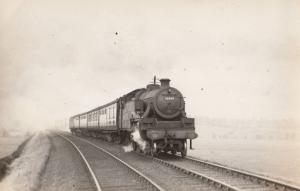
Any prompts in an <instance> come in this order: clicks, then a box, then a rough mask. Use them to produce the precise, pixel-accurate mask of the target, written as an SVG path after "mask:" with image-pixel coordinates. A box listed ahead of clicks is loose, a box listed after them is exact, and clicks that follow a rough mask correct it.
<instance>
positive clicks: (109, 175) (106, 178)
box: [58, 134, 164, 191]
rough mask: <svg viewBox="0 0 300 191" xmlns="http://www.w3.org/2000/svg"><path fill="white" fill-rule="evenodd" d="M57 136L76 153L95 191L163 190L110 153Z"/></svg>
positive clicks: (82, 141)
mask: <svg viewBox="0 0 300 191" xmlns="http://www.w3.org/2000/svg"><path fill="white" fill-rule="evenodd" d="M58 135H59V136H61V137H62V138H64V139H65V140H67V141H68V142H70V143H71V144H72V145H73V147H74V148H75V149H76V150H77V151H78V153H79V154H80V156H81V158H82V160H83V161H84V163H85V164H86V166H87V168H88V171H89V172H90V174H91V177H92V179H93V181H94V183H95V185H96V190H97V191H107V190H109V191H113V190H118V191H119V190H158V191H163V190H164V189H163V188H161V187H160V186H158V185H157V184H156V183H155V182H153V181H152V180H151V179H149V178H148V177H147V176H145V175H144V174H142V173H141V172H139V171H138V170H136V169H135V168H134V167H132V166H130V165H129V164H127V163H126V162H124V161H123V160H121V159H120V158H118V157H117V156H115V155H114V154H112V153H111V152H109V151H107V150H105V149H103V148H101V147H98V146H96V145H93V144H91V143H89V144H87V142H86V141H84V140H82V139H79V138H76V137H73V136H69V135H62V134H58Z"/></svg>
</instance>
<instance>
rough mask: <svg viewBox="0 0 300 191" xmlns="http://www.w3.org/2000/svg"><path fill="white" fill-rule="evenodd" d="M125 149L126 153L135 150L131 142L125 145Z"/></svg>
mask: <svg viewBox="0 0 300 191" xmlns="http://www.w3.org/2000/svg"><path fill="white" fill-rule="evenodd" d="M123 149H124V151H125V152H126V153H128V152H131V151H133V147H132V143H129V145H127V146H123Z"/></svg>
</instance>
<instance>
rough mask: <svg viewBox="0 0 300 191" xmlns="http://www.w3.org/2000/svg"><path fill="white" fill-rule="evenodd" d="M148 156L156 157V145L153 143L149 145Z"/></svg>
mask: <svg viewBox="0 0 300 191" xmlns="http://www.w3.org/2000/svg"><path fill="white" fill-rule="evenodd" d="M150 154H151V156H152V157H157V156H158V153H157V149H156V144H155V143H153V142H152V143H151V148H150Z"/></svg>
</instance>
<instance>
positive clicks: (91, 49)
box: [0, 0, 300, 128]
mask: <svg viewBox="0 0 300 191" xmlns="http://www.w3.org/2000/svg"><path fill="white" fill-rule="evenodd" d="M299 61H300V2H299V1H296V0H295V1H289V0H281V1H276V0H265V1H263V0H257V1H255V0H249V1H233V0H228V1H213V0H208V1H201V0H199V1H196V0H194V1H189V0H186V1H174V0H170V1H167V0H166V1H140V0H139V1H133V0H132V1H121V0H120V1H117V0H115V1H100V0H85V1H83V0H26V1H23V0H0V67H1V70H0V104H1V107H0V114H1V115H0V125H1V126H4V127H8V128H9V127H17V126H20V127H34V128H46V127H48V126H49V125H53V124H54V123H55V121H57V120H63V119H66V118H69V117H70V116H71V115H74V114H77V113H80V112H84V111H86V110H89V109H92V108H93V107H96V106H99V105H101V104H105V103H107V102H109V101H112V100H114V99H116V98H117V97H120V96H121V95H124V94H125V93H127V92H129V91H131V90H133V89H136V88H141V87H144V86H145V85H146V84H148V83H149V82H150V81H151V80H152V78H153V76H154V75H157V76H158V78H163V77H164V78H170V79H171V85H173V86H174V87H176V88H178V89H179V90H180V91H181V92H182V93H183V94H184V96H185V97H186V104H187V105H186V108H187V113H188V115H190V116H208V117H215V118H245V119H248V118H249V119H253V118H254V119H260V118H263V119H282V118H292V119H299V118H300V99H299V97H300V79H299V76H300V62H299Z"/></svg>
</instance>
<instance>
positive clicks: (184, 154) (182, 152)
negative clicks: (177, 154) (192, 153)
mask: <svg viewBox="0 0 300 191" xmlns="http://www.w3.org/2000/svg"><path fill="white" fill-rule="evenodd" d="M186 153H187V145H186V141H184V142H183V148H182V149H181V157H182V158H184V157H186Z"/></svg>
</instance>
